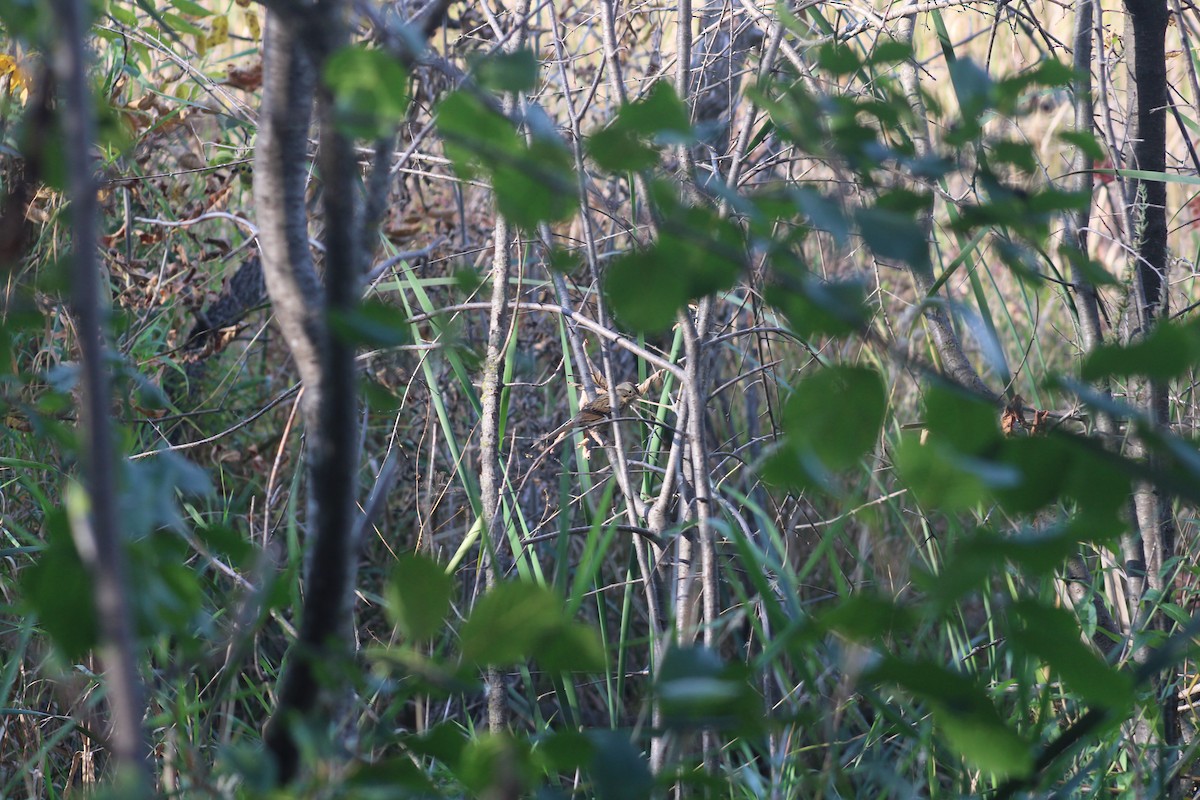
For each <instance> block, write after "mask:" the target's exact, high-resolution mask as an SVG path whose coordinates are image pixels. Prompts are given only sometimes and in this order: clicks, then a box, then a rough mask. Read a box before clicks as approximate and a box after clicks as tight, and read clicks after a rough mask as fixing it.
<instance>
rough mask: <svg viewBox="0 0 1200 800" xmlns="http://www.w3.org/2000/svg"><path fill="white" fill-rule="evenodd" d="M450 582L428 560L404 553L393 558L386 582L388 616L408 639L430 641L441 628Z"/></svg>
mask: <svg viewBox="0 0 1200 800" xmlns="http://www.w3.org/2000/svg"><path fill="white" fill-rule="evenodd" d="M453 591H454V582H453V579H452V578H451V577H450V576H449V575H447V574H446V571H445V569H444V568H443V567H442V566H441V565H440V564H438V563H437V562H436V561H434V560H433V559H431V558H428V557H426V556H423V555H419V554H417V553H406V554H404V555H401V556H400V557H399V558H398V559H396V564H395V566H394V567H393V568H392V574H391V577H390V578H389V579H388V584H387V590H386V599H387V609H388V614H389V616H390V617H391V618H392V621H393V622H395V623H396V624H397V625H398V626H399V627H400V630H401V631H403V632H404V634H405V635H406V636H407V637H409V638H410V639H415V640H425V639H431V638H433V637H434V636H435V635H437V633H438V632H439V631H441V630H444V629H445V621H446V615H447V614H448V613H449V612H450V597H451V594H452V593H453Z"/></svg>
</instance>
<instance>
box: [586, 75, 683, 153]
mask: <svg viewBox="0 0 1200 800" xmlns="http://www.w3.org/2000/svg"><path fill="white" fill-rule="evenodd" d="M694 138H695V137H694V135H693V132H692V128H691V124H690V122H689V120H688V112H687V107H686V106H685V105H684V104H683V103H682V102H680V100H679V96H678V95H676V94H675V89H674V88H673V87H672V86H671V85H670V83H668V82H667V81H659V82H657V83H655V84H654V86H653V87H652V88H651V89H650V91H649V92H648V93H647V94H646V96H645V97H643V98H642V99H640V100H636V101H634V102H632V103H627V104H625V105H623V106H621V108H620V110H618V111H617V115H616V117H615V118H614V119H613V121H612V122H611V123H610V124H609V125H608V126H607V127H605V128H604V129H602V130H600V131H597V132H596V133H594V134H592V136H591V137H590V138H589V139H588V142H587V153H588V156H589V157H590V158H591V159H592V160H593V161H595V162H596V164H598V165H599V166H600V167H601V168H602V169H606V170H610V171H612V172H626V171H642V170H646V169H649V168H651V167H653V166H654V165H655V164H657V163H658V159H659V155H658V146H659V145H663V144H678V143H682V142H690V141H692V140H693V139H694Z"/></svg>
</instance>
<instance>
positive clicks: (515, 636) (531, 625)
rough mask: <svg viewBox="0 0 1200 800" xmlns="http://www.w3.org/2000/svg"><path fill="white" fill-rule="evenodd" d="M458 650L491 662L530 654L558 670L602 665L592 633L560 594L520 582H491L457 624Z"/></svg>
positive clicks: (467, 657) (506, 661)
mask: <svg viewBox="0 0 1200 800" xmlns="http://www.w3.org/2000/svg"><path fill="white" fill-rule="evenodd" d="M462 655H463V659H464V660H466V661H468V662H474V663H477V664H493V665H501V664H514V663H517V662H520V661H524V660H526V659H530V658H535V659H537V660H538V662H539V663H540V664H542V665H543V666H544V667H545V668H546V669H550V670H561V671H580V672H591V671H599V670H601V669H603V668H604V665H605V659H604V650H603V647H602V646H601V645H600V643H599V640H598V639H597V637H596V634H595V632H594V631H592V630H591V629H590V628H587V627H586V626H584V625H582V624H579V623H575V622H573V621H572V620H571V619H569V618H568V617H567V615H566V612H565V611H564V609H563V600H562V598H561V597H559V596H558V595H557V594H555V593H554V592H553V591H551V590H550V589H548V588H546V587H545V586H539V585H537V584H532V583H524V582H520V581H512V582H507V583H502V584H500V585H498V586H496V587H495V588H494V589H492V591H490V592H488V593H487V594H486V595H484V596H483V598H482V599H480V601H479V602H478V603H477V604H476V606H475V610H474V611H473V612H472V613H471V616H470V618H469V619H468V620H467V621H466V623H465V624H464V625H463V627H462Z"/></svg>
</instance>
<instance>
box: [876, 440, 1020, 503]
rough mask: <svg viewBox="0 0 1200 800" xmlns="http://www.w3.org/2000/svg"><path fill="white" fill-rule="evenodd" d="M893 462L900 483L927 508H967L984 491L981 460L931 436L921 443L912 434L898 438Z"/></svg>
mask: <svg viewBox="0 0 1200 800" xmlns="http://www.w3.org/2000/svg"><path fill="white" fill-rule="evenodd" d="M895 462H896V470H897V471H898V472H899V474H900V476H901V479H902V481H903V483H905V484H906V485H907V486H908V487H909V488H910V489H911V490H912V492H913V494H914V495H916V497H917V500H918V501H919V502H920V503H921V504H922V505H923V506H926V507H928V508H936V509H938V510H939V511H942V512H946V513H949V512H952V511H964V510H970V509H973V508H975V506H977V505H978V504H979V503H980V502H982V501H983V499H984V498H985V497H986V496H987V494H988V491H987V490H988V483H989V482H988V476H987V475H986V474H983V471H982V470H980V469H979V468H978V467H979V466H980V463H981V462H979V461H978V460H974V461H972V460H970V459H968V458H967V457H965V456H963V455H961V454H959V453H956V452H954V451H953V450H952V449H950V448H948V447H947V446H945V445H943V444H939V443H937V442H934V441H933V440H932V439H931V440H930V441H929V442H928V443H926V444H922V443H921V441H920V438H919V437H918V436H916V435H911V436H904V437H902V438H901V440H900V445H899V446H898V447H897V448H896V451H895ZM1015 479H1016V476H1013V480H1015Z"/></svg>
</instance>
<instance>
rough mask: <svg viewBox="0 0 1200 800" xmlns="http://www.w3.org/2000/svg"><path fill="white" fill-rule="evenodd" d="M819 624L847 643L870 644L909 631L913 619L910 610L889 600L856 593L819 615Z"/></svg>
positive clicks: (913, 621)
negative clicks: (849, 641)
mask: <svg viewBox="0 0 1200 800" xmlns="http://www.w3.org/2000/svg"><path fill="white" fill-rule="evenodd" d="M820 622H821V625H822V626H824V627H826V628H829V629H830V630H834V631H837V632H838V633H840V634H841V635H843V636H845V637H846V638H848V639H853V640H855V641H859V642H863V643H864V644H874V643H875V642H876V641H878V640H879V639H881V638H882V637H884V636H890V635H900V634H904V633H906V632H908V631H911V630H912V628H913V626H914V625H915V623H916V618H915V616H914V615H913V613H912V611H911V610H910V609H908V608H905V607H904V606H902V605H899V604H897V603H895V602H893V601H892V600H890V599H887V598H885V597H882V596H880V595H876V594H869V593H858V594H854V595H852V596H850V597H849V598H847V599H845V600H843V601H841V602H840V603H838V604H837V605H836V606H835V607H834V608H833V609H831V610H830V611H828V612H827V613H825V614H823V615H822V616H821V619H820Z"/></svg>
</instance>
